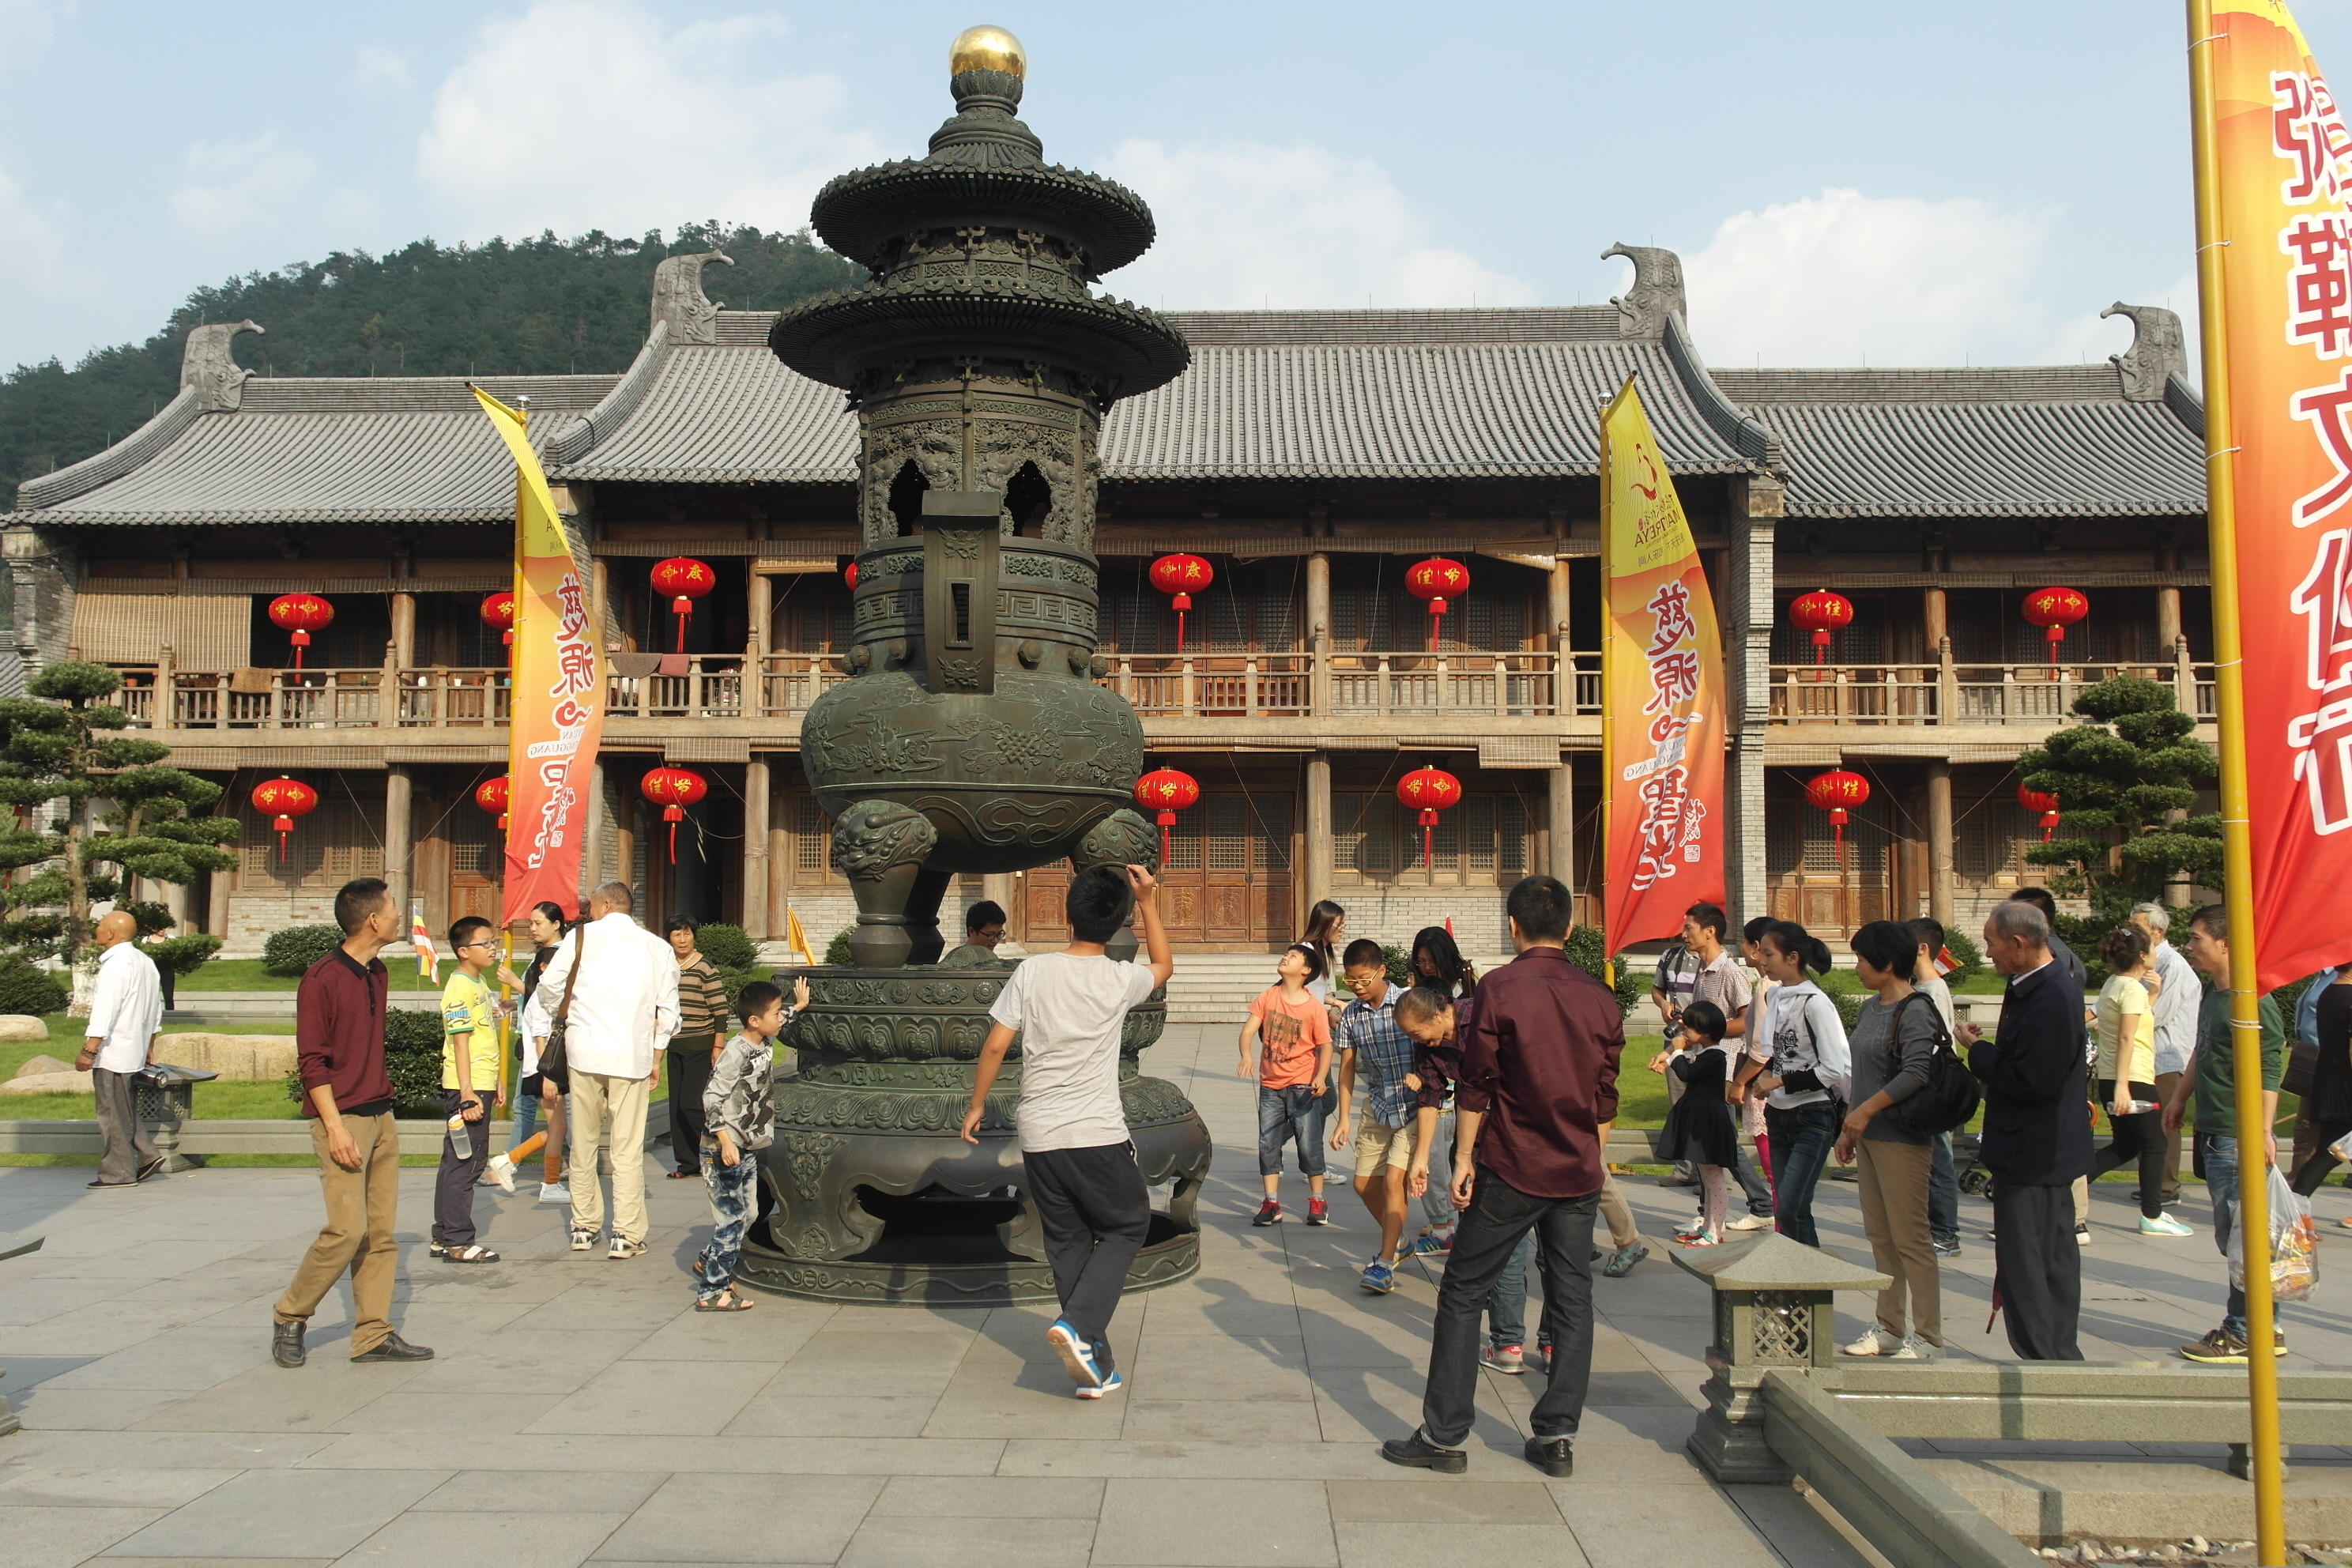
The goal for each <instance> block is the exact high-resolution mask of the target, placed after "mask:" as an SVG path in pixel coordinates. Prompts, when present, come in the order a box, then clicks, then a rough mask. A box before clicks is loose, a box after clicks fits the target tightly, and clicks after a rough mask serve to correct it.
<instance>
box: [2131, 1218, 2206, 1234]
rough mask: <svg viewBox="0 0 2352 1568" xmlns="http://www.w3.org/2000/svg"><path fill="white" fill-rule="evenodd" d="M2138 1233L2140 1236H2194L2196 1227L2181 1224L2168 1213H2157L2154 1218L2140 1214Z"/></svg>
mask: <svg viewBox="0 0 2352 1568" xmlns="http://www.w3.org/2000/svg"><path fill="white" fill-rule="evenodd" d="M2139 1233H2140V1234H2141V1235H2142V1236H2195V1235H2196V1234H2197V1227H2196V1226H2189V1225H2183V1224H2181V1223H2180V1222H2179V1220H2177V1219H2175V1218H2173V1217H2172V1215H2169V1214H2160V1215H2157V1216H2156V1217H2155V1218H2154V1219H2149V1218H2148V1217H2147V1215H2141V1216H2140V1222H2139Z"/></svg>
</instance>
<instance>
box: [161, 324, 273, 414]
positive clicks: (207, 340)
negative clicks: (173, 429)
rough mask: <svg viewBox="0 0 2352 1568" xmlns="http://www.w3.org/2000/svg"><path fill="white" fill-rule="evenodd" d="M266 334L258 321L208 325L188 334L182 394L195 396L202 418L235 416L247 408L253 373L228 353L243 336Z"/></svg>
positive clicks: (182, 366) (182, 355) (182, 361)
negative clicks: (240, 334) (236, 340)
mask: <svg viewBox="0 0 2352 1568" xmlns="http://www.w3.org/2000/svg"><path fill="white" fill-rule="evenodd" d="M257 331H262V328H261V325H260V323H258V322H257V321H208V322H206V323H205V325H203V326H201V327H196V328H193V329H191V330H190V331H189V333H188V344H187V347H186V348H185V349H184V350H182V351H181V353H180V390H181V391H183V392H193V393H194V394H195V411H196V412H197V413H199V414H233V413H235V412H236V410H238V409H239V408H242V407H243V406H245V384H246V382H247V380H249V379H251V377H252V375H253V373H252V372H251V371H249V370H247V369H246V368H245V367H244V366H243V365H240V364H238V363H236V356H234V355H233V354H231V353H229V352H228V345H229V342H230V340H231V339H233V338H235V337H236V335H237V334H238V333H240V332H257Z"/></svg>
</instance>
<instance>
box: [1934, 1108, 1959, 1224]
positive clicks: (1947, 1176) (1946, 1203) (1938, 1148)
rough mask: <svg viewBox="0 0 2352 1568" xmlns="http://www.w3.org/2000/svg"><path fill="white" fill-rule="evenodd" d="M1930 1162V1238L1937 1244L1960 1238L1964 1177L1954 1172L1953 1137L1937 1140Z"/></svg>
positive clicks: (1948, 1136)
mask: <svg viewBox="0 0 2352 1568" xmlns="http://www.w3.org/2000/svg"><path fill="white" fill-rule="evenodd" d="M1928 1149H1929V1158H1928V1162H1927V1235H1928V1237H1930V1238H1931V1239H1933V1240H1936V1241H1958V1239H1959V1238H1960V1175H1959V1173H1958V1171H1955V1170H1954V1169H1953V1168H1952V1135H1951V1134H1950V1133H1948V1132H1946V1133H1944V1134H1942V1135H1941V1136H1939V1137H1937V1138H1936V1139H1935V1140H1933V1141H1932V1142H1930V1143H1929V1145H1928Z"/></svg>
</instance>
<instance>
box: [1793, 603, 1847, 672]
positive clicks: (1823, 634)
mask: <svg viewBox="0 0 2352 1568" xmlns="http://www.w3.org/2000/svg"><path fill="white" fill-rule="evenodd" d="M1789 620H1790V624H1791V625H1793V626H1796V627H1797V628H1798V629H1799V630H1801V631H1808V632H1811V633H1812V634H1813V662H1814V663H1815V664H1826V663H1827V662H1829V657H1830V634H1831V633H1832V632H1839V631H1843V630H1844V629H1845V628H1846V627H1848V626H1852V625H1853V600H1851V599H1849V598H1847V597H1846V596H1845V595H1843V594H1832V593H1831V592H1830V591H1829V590H1828V589H1827V588H1816V589H1814V590H1813V591H1812V592H1811V593H1810V594H1801V595H1798V596H1797V598H1796V599H1795V600H1794V601H1793V602H1792V603H1791V604H1790V605H1789Z"/></svg>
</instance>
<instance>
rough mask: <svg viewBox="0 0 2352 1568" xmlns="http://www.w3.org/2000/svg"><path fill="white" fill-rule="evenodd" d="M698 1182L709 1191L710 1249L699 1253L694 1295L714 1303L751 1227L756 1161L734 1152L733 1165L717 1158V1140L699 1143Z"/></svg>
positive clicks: (732, 1271) (732, 1273)
mask: <svg viewBox="0 0 2352 1568" xmlns="http://www.w3.org/2000/svg"><path fill="white" fill-rule="evenodd" d="M702 1179H703V1181H704V1182H706V1183H707V1184H709V1187H710V1217H711V1219H712V1220H713V1222H714V1226H713V1228H712V1230H711V1232H710V1245H709V1246H708V1247H704V1248H703V1249H702V1283H701V1285H700V1286H699V1287H698V1288H697V1289H696V1291H695V1294H696V1295H698V1296H699V1297H701V1298H702V1300H706V1301H709V1300H716V1299H717V1297H718V1295H719V1292H720V1291H721V1290H724V1289H727V1287H728V1285H729V1284H730V1282H732V1281H733V1279H734V1278H735V1265H736V1264H737V1263H738V1262H739V1261H740V1260H741V1258H742V1256H743V1233H744V1232H745V1231H747V1230H749V1229H750V1228H751V1207H752V1203H751V1200H752V1197H753V1195H754V1194H756V1193H757V1192H758V1190H759V1183H760V1157H759V1156H758V1155H757V1154H755V1153H753V1152H751V1150H749V1149H739V1150H737V1151H736V1156H735V1163H733V1164H731V1165H730V1164H728V1163H725V1162H724V1161H722V1160H720V1159H719V1140H718V1139H716V1138H709V1137H706V1138H705V1139H703V1141H702Z"/></svg>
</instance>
